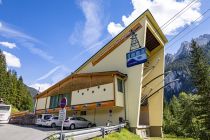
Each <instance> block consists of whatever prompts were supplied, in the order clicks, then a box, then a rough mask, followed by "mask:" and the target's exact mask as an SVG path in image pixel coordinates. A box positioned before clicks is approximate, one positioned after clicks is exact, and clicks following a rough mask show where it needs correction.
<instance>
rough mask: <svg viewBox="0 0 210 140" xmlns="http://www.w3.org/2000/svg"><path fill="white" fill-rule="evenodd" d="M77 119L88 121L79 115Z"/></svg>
mask: <svg viewBox="0 0 210 140" xmlns="http://www.w3.org/2000/svg"><path fill="white" fill-rule="evenodd" d="M85 112H86V111H85ZM77 120H79V121H87V120H86V119H85V118H82V117H77Z"/></svg>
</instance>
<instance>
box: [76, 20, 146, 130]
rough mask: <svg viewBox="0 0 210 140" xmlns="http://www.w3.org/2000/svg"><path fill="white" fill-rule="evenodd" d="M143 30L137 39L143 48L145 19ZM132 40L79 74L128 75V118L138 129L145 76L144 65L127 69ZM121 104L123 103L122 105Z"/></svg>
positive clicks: (138, 33)
mask: <svg viewBox="0 0 210 140" xmlns="http://www.w3.org/2000/svg"><path fill="white" fill-rule="evenodd" d="M140 24H141V25H142V28H141V29H140V30H138V31H137V37H138V39H139V43H140V45H141V46H144V45H145V28H146V27H145V18H142V19H141V20H140ZM130 43H131V41H130V38H128V39H127V40H126V41H125V42H123V43H122V44H121V45H120V46H119V47H118V48H116V49H115V50H113V51H112V52H111V53H110V54H108V55H107V56H106V57H105V58H103V59H102V60H101V61H100V62H99V63H97V64H96V65H95V66H93V65H92V63H89V64H87V65H86V66H85V67H84V68H83V69H81V70H80V71H79V72H78V73H89V72H101V71H120V72H122V73H124V74H127V75H128V78H127V80H126V81H125V96H126V114H127V115H126V116H127V119H128V120H129V122H130V125H131V127H137V126H138V121H139V110H140V99H141V94H140V93H141V80H142V75H143V64H141V65H137V66H134V67H130V68H127V66H126V53H128V52H129V51H130ZM120 104H121V103H120Z"/></svg>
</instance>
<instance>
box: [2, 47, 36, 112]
mask: <svg viewBox="0 0 210 140" xmlns="http://www.w3.org/2000/svg"><path fill="white" fill-rule="evenodd" d="M0 98H3V100H4V102H5V103H6V104H11V105H12V106H13V107H15V108H17V109H18V110H21V111H22V110H32V108H33V99H32V97H31V95H30V93H29V91H28V89H27V87H26V86H25V84H24V83H23V78H22V77H21V76H20V77H18V76H17V72H16V71H15V70H8V71H7V65H6V60H5V56H4V54H3V53H2V51H1V50H0Z"/></svg>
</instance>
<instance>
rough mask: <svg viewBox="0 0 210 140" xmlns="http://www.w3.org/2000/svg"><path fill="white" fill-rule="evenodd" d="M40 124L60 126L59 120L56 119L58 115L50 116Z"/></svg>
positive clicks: (53, 126)
mask: <svg viewBox="0 0 210 140" xmlns="http://www.w3.org/2000/svg"><path fill="white" fill-rule="evenodd" d="M42 126H48V127H52V128H55V127H57V126H61V121H60V120H58V116H52V117H50V118H49V119H47V120H46V121H44V122H43V124H42Z"/></svg>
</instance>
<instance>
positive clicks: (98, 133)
mask: <svg viewBox="0 0 210 140" xmlns="http://www.w3.org/2000/svg"><path fill="white" fill-rule="evenodd" d="M125 126H126V124H125V123H123V124H118V125H114V126H106V127H98V128H91V129H86V130H78V131H73V132H63V134H62V140H68V139H73V140H87V139H91V138H95V137H103V138H104V137H105V135H107V134H109V133H111V132H116V131H118V132H120V130H121V129H122V128H124V127H125ZM60 136H61V133H56V134H53V135H50V136H49V137H47V138H45V139H44V140H60Z"/></svg>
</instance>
